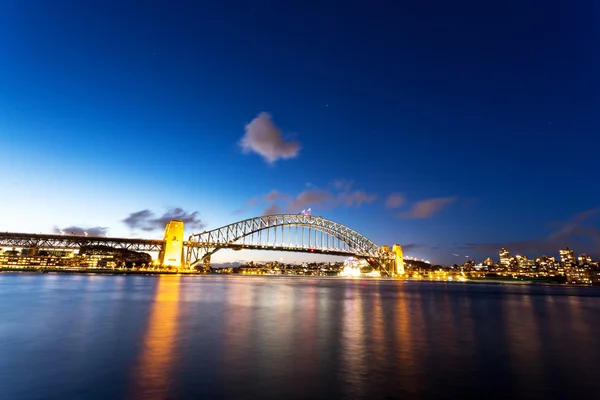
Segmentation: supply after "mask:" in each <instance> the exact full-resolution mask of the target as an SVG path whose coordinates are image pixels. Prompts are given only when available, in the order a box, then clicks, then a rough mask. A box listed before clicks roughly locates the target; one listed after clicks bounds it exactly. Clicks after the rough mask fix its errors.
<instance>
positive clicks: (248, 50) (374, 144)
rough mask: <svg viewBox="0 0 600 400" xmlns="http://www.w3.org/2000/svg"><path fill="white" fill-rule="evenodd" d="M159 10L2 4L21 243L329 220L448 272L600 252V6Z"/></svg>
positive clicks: (3, 206)
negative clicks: (61, 233) (286, 217)
mask: <svg viewBox="0 0 600 400" xmlns="http://www.w3.org/2000/svg"><path fill="white" fill-rule="evenodd" d="M175 3H176V4H175ZM209 3H218V4H209ZM140 4H141V3H139V2H133V1H126V0H124V1H119V2H116V1H115V2H112V1H108V2H106V1H86V2H80V1H65V0H55V1H49V0H48V1H6V2H4V3H3V4H2V6H0V7H1V8H2V12H0V57H1V59H2V62H0V170H1V171H4V172H5V173H4V174H3V189H2V195H0V230H5V231H22V232H44V233H51V232H53V231H55V230H60V229H65V228H71V227H80V228H82V229H87V230H90V229H94V228H96V229H100V228H104V230H102V229H101V230H99V232H102V233H106V234H108V235H109V236H127V237H148V238H155V237H160V236H161V235H162V230H163V228H162V227H160V226H159V222H162V221H163V220H164V218H163V217H169V216H171V214H172V210H174V209H181V210H180V211H177V212H175V214H177V213H179V214H177V215H178V216H179V217H182V218H184V219H187V220H189V221H190V222H191V224H188V229H186V235H189V234H191V233H194V232H197V231H198V229H200V230H202V229H212V228H217V227H219V226H222V225H226V224H228V223H231V222H235V221H237V220H241V219H244V218H248V217H254V216H259V215H262V214H263V213H265V212H268V213H270V212H300V211H302V209H303V208H306V207H312V210H313V214H315V215H321V216H323V217H325V218H328V219H332V220H334V221H337V222H340V223H343V224H345V225H347V226H349V227H351V228H353V229H356V230H358V231H359V232H361V233H363V234H364V235H365V236H367V237H369V238H370V239H372V240H373V241H375V242H376V243H379V244H390V245H391V244H393V243H400V244H403V245H405V246H406V247H407V254H408V255H412V256H416V257H419V258H426V259H429V260H431V261H433V262H436V263H455V262H457V263H462V261H463V260H464V257H465V256H470V257H473V258H475V259H476V260H481V259H482V258H483V257H485V256H487V255H492V256H493V257H494V258H497V257H498V256H497V247H498V246H507V247H508V248H509V250H511V251H513V253H523V254H526V255H531V256H533V255H538V254H542V253H544V254H549V255H555V254H556V253H557V252H558V248H560V247H562V246H567V245H568V246H571V247H572V248H574V249H575V250H576V252H578V253H579V252H588V253H590V254H591V255H592V256H593V257H594V258H598V256H600V231H599V226H600V212H599V211H598V210H599V207H600V200H599V198H600V188H599V187H598V178H600V167H599V166H598V161H599V158H598V148H599V145H600V118H599V117H600V79H599V78H598V71H600V51H598V49H599V48H600V23H599V22H600V4H599V3H598V2H597V1H594V0H582V1H579V2H576V4H571V3H569V2H564V1H554V0H550V1H516V0H514V1H513V0H509V1H505V2H501V3H497V4H488V2H480V1H477V2H476V1H463V2H451V4H450V2H445V1H430V2H393V1H374V2H369V3H368V6H367V5H366V3H362V2H352V1H351V2H347V3H344V6H343V7H340V3H339V2H335V1H319V2H295V1H290V2H281V1H279V2H277V1H256V2H245V1H222V2H191V1H190V2H167V1H154V2H149V3H147V4H146V5H144V6H141V5H140ZM144 210H147V211H146V213H145V214H142V215H143V216H145V217H146V218H145V219H144V221H145V222H144V223H146V224H150V225H146V226H145V227H146V228H147V229H146V230H144V229H141V228H140V225H139V224H138V225H135V224H134V225H133V226H132V224H131V223H129V224H127V223H126V221H128V220H127V218H129V217H131V214H133V213H139V212H143V211H144ZM195 212H196V213H197V214H193V213H195ZM136 215H138V214H136ZM124 221H125V222H124ZM129 221H131V220H129ZM150 227H156V229H154V230H148V229H150ZM227 257H234V258H236V259H237V258H239V253H236V254H226V255H223V256H222V257H221V258H223V259H224V260H226V259H227ZM257 257H258V258H261V259H265V258H269V257H265V256H264V255H262V254H259V253H258V254H257V253H254V254H252V255H248V256H247V258H257ZM279 257H280V255H277V256H276V258H279ZM281 257H284V258H285V259H290V260H291V259H296V258H298V255H297V254H295V253H291V254H287V255H283V256H281Z"/></svg>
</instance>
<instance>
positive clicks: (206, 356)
mask: <svg viewBox="0 0 600 400" xmlns="http://www.w3.org/2000/svg"><path fill="white" fill-rule="evenodd" d="M599 296H600V291H599V290H598V289H596V288H563V287H549V286H548V287H529V286H527V287H513V286H497V285H464V284H429V283H402V282H391V281H358V280H356V281H352V280H337V279H312V278H310V279H303V278H260V277H211V276H209V277H177V276H161V277H149V276H137V277H129V276H127V277H124V276H85V275H82V276H77V275H69V276H64V275H52V274H47V275H34V274H30V275H28V274H1V275H0V377H1V379H0V399H2V400H4V399H24V400H30V399H82V398H86V399H105V398H117V399H118V398H125V399H180V398H181V399H187V398H190V399H192V398H211V399H212V398H277V399H279V398H363V397H364V398H366V397H371V398H440V397H449V396H450V397H452V396H454V394H462V395H471V394H475V395H478V394H479V395H481V396H482V397H485V398H504V399H505V398H510V397H518V398H545V399H548V398H594V397H596V398H598V397H600V382H599V380H597V379H596V378H595V376H596V372H595V371H596V368H597V366H598V365H599V362H600V353H599V352H597V351H595V348H596V342H597V341H598V338H600V324H599V323H598V321H599V320H598V315H599V311H600V297H599Z"/></svg>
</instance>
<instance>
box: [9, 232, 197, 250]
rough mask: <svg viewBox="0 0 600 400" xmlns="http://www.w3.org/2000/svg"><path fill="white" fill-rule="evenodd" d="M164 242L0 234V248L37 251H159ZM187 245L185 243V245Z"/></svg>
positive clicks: (74, 236) (11, 233)
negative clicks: (87, 248) (85, 248)
mask: <svg viewBox="0 0 600 400" xmlns="http://www.w3.org/2000/svg"><path fill="white" fill-rule="evenodd" d="M163 244H164V240H152V239H130V238H112V237H98V236H76V235H47V234H36V233H16V232H0V247H19V248H32V247H33V248H37V249H57V250H59V249H79V248H81V247H83V246H107V247H110V248H112V249H125V250H132V251H160V250H161V249H162V246H163ZM185 244H186V245H187V242H186V243H185Z"/></svg>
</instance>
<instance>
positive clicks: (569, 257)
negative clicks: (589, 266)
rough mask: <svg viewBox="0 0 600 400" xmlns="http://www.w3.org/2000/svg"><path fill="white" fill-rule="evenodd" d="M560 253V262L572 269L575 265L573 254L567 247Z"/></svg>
mask: <svg viewBox="0 0 600 400" xmlns="http://www.w3.org/2000/svg"><path fill="white" fill-rule="evenodd" d="M559 253H560V261H561V262H562V263H563V264H565V266H567V267H572V266H575V265H577V262H576V260H575V252H574V251H573V250H571V249H569V248H568V247H567V248H566V249H561V250H560V251H559Z"/></svg>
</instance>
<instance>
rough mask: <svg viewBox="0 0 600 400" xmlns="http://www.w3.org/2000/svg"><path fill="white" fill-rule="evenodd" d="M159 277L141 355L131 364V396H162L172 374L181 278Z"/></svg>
mask: <svg viewBox="0 0 600 400" xmlns="http://www.w3.org/2000/svg"><path fill="white" fill-rule="evenodd" d="M157 279H158V283H157V286H156V292H155V294H154V300H153V305H152V309H151V311H150V318H149V322H148V327H147V330H146V332H145V334H144V337H143V339H142V344H141V354H140V356H139V360H138V361H137V363H136V365H135V367H134V377H133V385H134V387H133V390H132V396H131V397H132V398H135V399H161V400H162V399H164V398H165V393H166V392H167V391H168V389H169V383H170V382H171V380H172V378H173V375H174V373H175V371H174V369H175V363H176V356H177V354H178V352H177V350H176V345H177V332H178V324H179V320H178V312H179V296H180V293H179V292H180V279H181V278H180V277H179V276H168V275H162V276H160V277H159V278H157Z"/></svg>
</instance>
